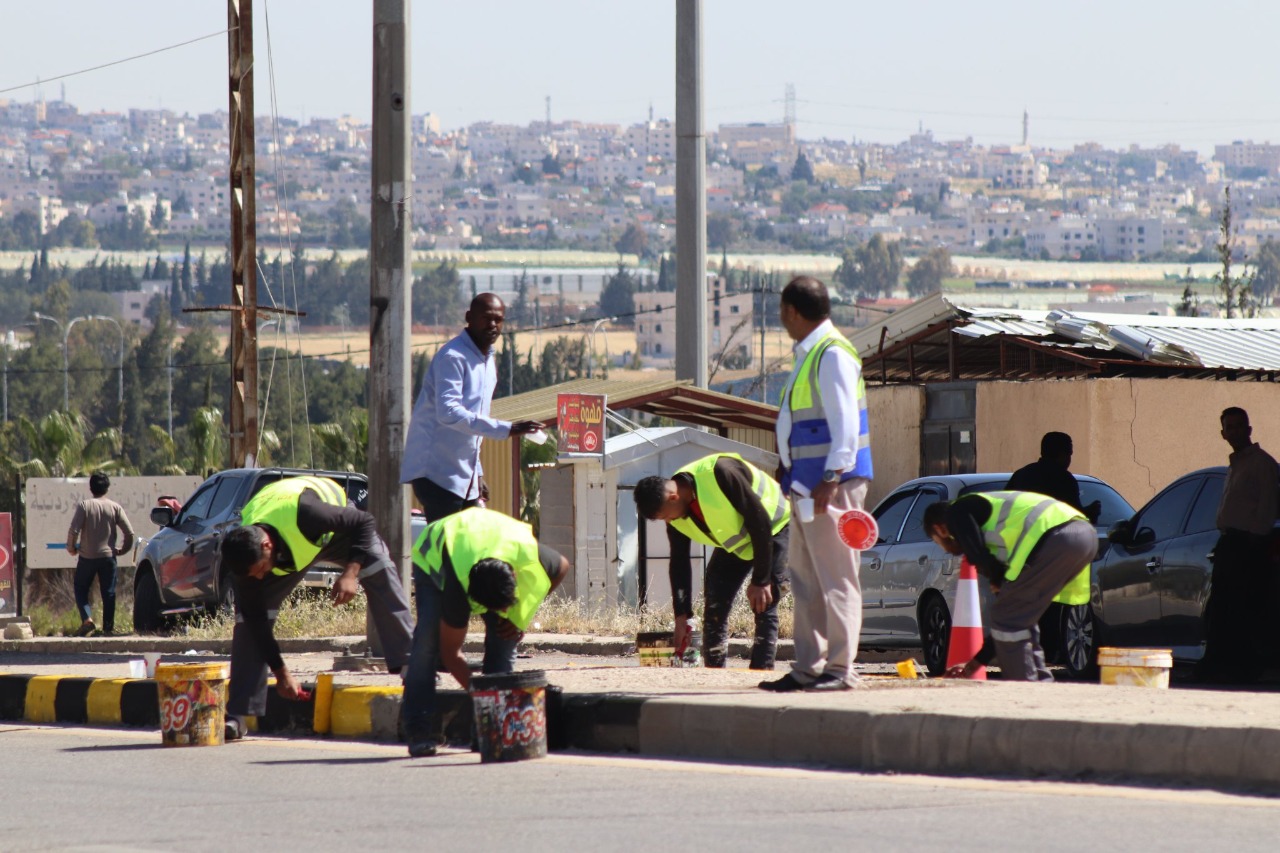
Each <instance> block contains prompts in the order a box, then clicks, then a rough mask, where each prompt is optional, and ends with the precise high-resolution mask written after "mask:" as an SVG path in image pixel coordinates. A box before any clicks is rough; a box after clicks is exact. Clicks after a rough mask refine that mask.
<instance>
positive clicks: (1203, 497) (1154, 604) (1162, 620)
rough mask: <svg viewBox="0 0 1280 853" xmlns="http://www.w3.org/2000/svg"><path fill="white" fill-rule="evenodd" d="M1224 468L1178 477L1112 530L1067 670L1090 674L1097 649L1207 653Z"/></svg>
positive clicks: (1279, 565) (1277, 537)
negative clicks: (1206, 619)
mask: <svg viewBox="0 0 1280 853" xmlns="http://www.w3.org/2000/svg"><path fill="white" fill-rule="evenodd" d="M1226 479H1227V469H1226V467H1225V466H1218V467H1214V468H1202V469H1200V470H1199V471H1192V472H1191V473H1189V474H1183V475H1182V476H1181V477H1179V478H1178V479H1176V480H1174V481H1173V482H1172V483H1170V484H1169V485H1168V486H1166V487H1165V488H1164V489H1162V490H1161V491H1160V493H1159V494H1158V495H1156V496H1155V497H1154V498H1152V499H1151V500H1150V501H1148V502H1147V504H1146V505H1145V506H1143V507H1142V509H1140V510H1138V511H1137V513H1135V514H1134V515H1133V516H1131V517H1129V518H1126V519H1124V520H1122V521H1120V522H1119V523H1117V524H1116V525H1114V526H1113V527H1112V528H1111V531H1110V534H1109V536H1110V540H1111V547H1110V548H1109V549H1108V550H1107V553H1106V555H1105V556H1104V557H1103V558H1102V559H1101V560H1099V561H1098V562H1097V563H1096V564H1095V566H1094V572H1093V589H1092V594H1091V597H1090V604H1089V605H1088V606H1087V607H1083V608H1080V610H1081V613H1080V614H1079V624H1078V625H1077V626H1074V627H1073V628H1072V631H1073V635H1074V637H1075V638H1076V639H1077V640H1078V642H1079V645H1080V648H1079V650H1078V654H1076V655H1073V658H1075V660H1073V661H1072V662H1071V663H1069V667H1070V668H1073V669H1075V670H1078V671H1081V672H1086V673H1088V672H1092V670H1093V668H1094V664H1095V662H1096V657H1097V649H1098V646H1101V645H1108V646H1127V647H1142V648H1150V647H1154V648H1169V649H1173V655H1174V658H1175V659H1178V660H1184V661H1194V660H1198V659H1200V658H1201V657H1202V656H1203V655H1204V606H1205V603H1206V602H1207V601H1208V598H1209V579H1210V577H1211V576H1212V574H1213V565H1212V563H1211V562H1210V556H1211V554H1212V552H1213V547H1214V545H1215V543H1216V542H1217V541H1218V530H1217V526H1216V524H1215V521H1216V518H1217V513H1218V504H1219V503H1220V502H1221V500H1222V488H1223V485H1224V484H1225V483H1226ZM1271 541H1272V547H1271V549H1270V554H1271V559H1272V568H1271V571H1270V575H1271V576H1272V577H1276V576H1277V574H1278V573H1280V559H1277V556H1278V555H1280V547H1278V546H1280V529H1278V530H1277V531H1274V532H1273V533H1272V540H1271Z"/></svg>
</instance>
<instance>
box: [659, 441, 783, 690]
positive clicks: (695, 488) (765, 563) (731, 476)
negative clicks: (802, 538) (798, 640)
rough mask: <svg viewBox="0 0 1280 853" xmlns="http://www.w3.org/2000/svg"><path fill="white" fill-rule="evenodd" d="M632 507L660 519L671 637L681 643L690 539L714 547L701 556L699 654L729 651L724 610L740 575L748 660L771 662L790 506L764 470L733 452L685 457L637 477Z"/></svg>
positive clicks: (765, 665) (710, 661) (708, 656)
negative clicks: (662, 471)
mask: <svg viewBox="0 0 1280 853" xmlns="http://www.w3.org/2000/svg"><path fill="white" fill-rule="evenodd" d="M635 501H636V509H637V511H639V513H640V515H641V516H643V517H644V518H647V519H650V520H662V521H665V522H666V523H667V539H668V542H669V544H670V546H671V549H670V553H671V557H670V561H669V565H668V571H669V573H670V575H671V599H672V605H673V607H674V609H675V620H676V630H675V645H676V648H677V649H683V648H684V647H685V645H686V643H687V642H688V637H689V617H690V616H692V615H693V601H692V585H693V578H692V573H693V570H692V564H691V561H690V548H691V544H692V542H700V543H702V544H703V545H711V546H712V547H714V548H715V549H716V550H715V553H714V554H713V555H712V557H711V560H710V562H709V563H708V564H707V571H706V577H705V584H706V590H705V597H704V602H705V603H704V605H703V612H702V619H703V634H702V659H703V660H704V661H705V662H706V665H707V666H709V667H723V666H724V665H725V658H726V657H727V655H728V651H729V611H730V610H731V609H732V608H733V600H734V599H735V598H737V596H738V590H739V589H741V587H742V582H743V581H744V580H747V579H748V578H750V585H749V586H748V587H747V600H748V601H749V602H750V604H751V610H752V611H753V612H754V613H755V622H756V630H755V641H754V642H753V643H752V645H751V668H752V669H763V670H768V669H773V663H774V658H775V657H776V655H777V648H778V600H779V599H780V598H781V597H782V593H783V591H784V589H785V588H786V585H787V581H788V578H787V544H788V538H787V537H788V524H789V523H790V521H791V508H790V506H789V503H788V501H787V499H786V496H784V495H783V494H782V489H781V487H779V486H778V483H777V481H775V480H774V479H773V478H772V477H770V476H769V475H768V474H766V473H764V472H763V471H761V470H760V469H759V468H756V467H755V466H754V465H752V464H751V463H750V462H747V461H746V460H745V459H743V458H742V457H741V456H739V455H738V454H736V453H715V454H712V455H711V456H706V457H703V458H702V459H699V460H697V461H696V462H691V463H689V464H688V465H686V466H684V467H683V468H681V469H680V470H679V471H677V472H676V473H675V475H674V476H673V477H672V478H671V479H669V480H668V479H666V478H663V477H645V478H644V479H643V480H641V481H640V482H639V483H637V484H636V490H635Z"/></svg>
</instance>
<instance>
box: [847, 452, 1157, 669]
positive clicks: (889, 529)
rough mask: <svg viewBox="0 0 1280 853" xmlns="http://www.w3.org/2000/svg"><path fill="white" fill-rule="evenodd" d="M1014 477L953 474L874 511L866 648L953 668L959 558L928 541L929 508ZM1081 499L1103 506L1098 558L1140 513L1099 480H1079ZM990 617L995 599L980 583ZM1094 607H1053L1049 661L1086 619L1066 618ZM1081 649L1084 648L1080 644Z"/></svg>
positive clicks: (897, 494) (917, 483)
mask: <svg viewBox="0 0 1280 853" xmlns="http://www.w3.org/2000/svg"><path fill="white" fill-rule="evenodd" d="M1009 476H1010V475H1009V474H1007V473H1002V474H948V475H941V476H935V477H919V478H917V479H915V480H909V481H908V482H906V483H903V484H902V485H901V486H899V487H898V488H896V489H894V490H893V491H892V492H891V493H890V494H889V495H888V496H887V497H886V498H885V499H884V500H882V501H880V503H879V504H877V505H876V507H875V509H874V510H872V514H873V515H874V516H875V517H876V522H877V524H878V525H879V527H880V538H879V540H878V541H877V542H876V544H875V546H873V547H872V548H870V549H868V550H867V551H864V552H863V554H862V570H861V580H862V635H861V641H860V642H861V645H862V646H863V647H866V648H913V647H918V648H921V649H922V651H923V653H924V663H925V666H926V667H927V668H928V670H929V672H930V674H932V675H940V674H941V673H942V672H943V670H944V669H945V668H946V662H947V648H948V646H949V645H950V642H951V614H952V612H953V611H954V609H955V598H956V581H957V579H958V577H959V569H960V558H959V557H953V556H952V555H950V554H948V553H947V552H945V551H943V550H942V549H941V548H939V547H938V546H937V545H936V544H935V543H934V542H933V540H932V539H930V538H929V537H928V536H927V535H925V532H924V527H923V525H922V524H921V521H922V519H923V517H924V511H925V508H926V507H928V506H929V505H930V504H933V503H937V502H938V501H940V500H954V499H956V498H958V497H961V496H962V495H967V494H970V493H972V492H994V491H999V490H1001V489H1003V488H1004V486H1005V483H1007V482H1008V480H1009ZM1076 480H1077V481H1078V482H1079V484H1080V498H1081V500H1082V501H1083V503H1085V504H1086V505H1087V504H1089V503H1092V502H1093V501H1095V500H1096V501H1098V502H1099V503H1101V505H1102V511H1101V513H1100V515H1099V517H1098V521H1097V522H1096V523H1095V526H1096V527H1097V528H1098V542H1099V552H1100V553H1101V552H1103V551H1105V550H1106V548H1107V544H1108V542H1107V538H1106V536H1107V530H1108V528H1110V527H1111V526H1112V525H1113V524H1115V523H1116V522H1119V521H1122V520H1124V519H1127V518H1129V517H1130V516H1131V515H1132V514H1133V507H1132V506H1130V505H1129V502H1128V501H1126V500H1125V499H1124V498H1123V497H1121V496H1120V493H1119V492H1117V491H1116V490H1115V489H1113V488H1111V486H1109V485H1107V484H1106V483H1104V482H1103V481H1102V480H1099V479H1097V478H1096V477H1090V476H1087V475H1080V474H1078V475H1076ZM978 586H979V590H980V598H981V603H982V609H983V612H984V614H985V613H986V612H987V610H988V608H989V606H990V602H991V593H990V590H989V589H988V587H987V585H986V584H979V585H978ZM1077 609H1078V610H1080V611H1082V612H1083V611H1085V610H1087V608H1083V607H1082V608H1067V607H1056V606H1055V607H1053V608H1050V612H1049V613H1048V614H1046V618H1045V619H1044V620H1042V621H1041V633H1042V641H1043V643H1044V644H1045V650H1046V654H1048V655H1050V656H1051V658H1062V657H1065V655H1066V654H1067V652H1068V647H1069V646H1070V644H1071V642H1072V638H1071V637H1070V636H1068V635H1067V634H1066V633H1065V631H1064V630H1063V626H1065V625H1067V624H1073V625H1077V626H1078V625H1081V624H1082V623H1084V622H1086V621H1087V620H1086V619H1085V618H1084V616H1082V615H1081V614H1080V613H1076V614H1075V615H1074V619H1073V618H1071V614H1069V613H1068V612H1067V611H1072V610H1077ZM1074 642H1075V644H1076V646H1077V647H1079V646H1080V645H1081V641H1080V640H1079V639H1076V640H1075V641H1074Z"/></svg>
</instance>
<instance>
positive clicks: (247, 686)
mask: <svg viewBox="0 0 1280 853" xmlns="http://www.w3.org/2000/svg"><path fill="white" fill-rule="evenodd" d="M240 515H241V522H242V523H243V525H244V526H243V527H238V528H236V529H235V530H232V531H231V532H230V533H228V534H227V536H226V538H224V539H223V541H222V562H223V565H224V566H225V567H226V568H227V569H228V570H229V571H230V572H231V574H232V576H233V577H234V578H235V584H236V624H235V628H234V630H233V631H232V635H231V684H230V687H229V690H228V696H227V731H226V739H227V740H236V739H238V738H240V737H243V736H244V731H245V724H244V720H243V717H245V716H248V715H253V716H261V715H262V714H264V713H266V707H267V670H268V669H270V670H271V672H272V673H273V674H274V675H275V677H276V692H277V693H279V694H280V695H281V696H282V697H284V698H285V699H298V698H301V697H302V696H303V695H304V694H303V691H302V686H301V685H300V684H299V683H298V681H297V679H295V678H294V677H293V675H292V674H291V673H290V672H289V669H288V667H287V666H285V663H284V658H283V657H281V655H280V645H279V644H278V643H277V642H276V639H275V634H274V629H275V620H276V614H277V613H278V611H279V608H280V605H281V603H283V602H284V600H285V598H287V597H288V595H289V593H290V592H292V591H293V589H294V588H295V587H296V586H297V585H298V584H299V583H300V582H301V581H302V578H303V576H304V575H305V573H306V570H307V568H308V567H309V566H311V565H312V564H316V563H336V564H337V565H340V566H342V567H343V572H342V575H341V576H340V577H339V578H338V580H337V581H336V582H335V583H334V585H333V590H332V591H331V593H330V597H331V598H332V599H333V604H334V606H335V607H336V606H338V605H342V604H346V603H347V602H349V601H351V599H353V598H355V595H356V592H357V591H358V588H359V587H364V590H365V594H366V595H367V596H368V599H369V614H370V616H371V617H372V618H373V622H374V626H375V628H376V629H377V631H378V637H379V638H380V639H381V640H382V646H383V654H384V656H385V657H386V661H387V670H388V671H390V672H393V673H394V672H399V671H400V669H401V668H402V667H403V666H404V665H405V663H407V662H408V660H409V652H410V649H411V648H412V645H413V617H412V616H411V614H410V610H409V598H408V596H406V595H405V593H404V587H403V586H402V585H401V583H400V572H399V571H398V569H397V568H396V565H395V563H393V562H392V561H391V556H390V553H389V552H388V550H387V546H386V544H385V543H384V542H383V541H382V539H381V537H379V536H378V531H377V525H376V523H375V521H374V518H373V516H372V515H370V514H369V513H367V512H364V511H362V510H359V509H356V508H355V507H353V506H348V505H347V495H346V492H344V491H343V489H342V487H341V486H339V485H338V484H337V483H336V482H334V481H333V480H330V479H327V478H325V477H289V478H287V479H284V480H279V481H277V482H274V483H270V484H268V485H267V486H265V487H263V488H262V489H261V490H260V491H259V492H258V493H257V494H256V495H254V496H253V498H252V499H251V500H250V501H249V502H248V503H247V504H245V506H244V509H243V511H242V512H241V514H240Z"/></svg>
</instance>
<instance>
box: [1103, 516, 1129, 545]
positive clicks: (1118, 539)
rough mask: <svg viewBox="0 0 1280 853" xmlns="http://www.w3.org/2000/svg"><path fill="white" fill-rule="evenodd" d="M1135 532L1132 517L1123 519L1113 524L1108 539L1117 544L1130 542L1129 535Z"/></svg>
mask: <svg viewBox="0 0 1280 853" xmlns="http://www.w3.org/2000/svg"><path fill="white" fill-rule="evenodd" d="M1132 532H1133V521H1132V519H1128V518H1126V519H1123V520H1121V521H1117V522H1116V523H1115V524H1113V525H1111V528H1110V529H1109V530H1108V531H1107V541H1109V542H1114V543H1116V544H1117V545H1127V544H1129V536H1130V534H1131V533H1132Z"/></svg>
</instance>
